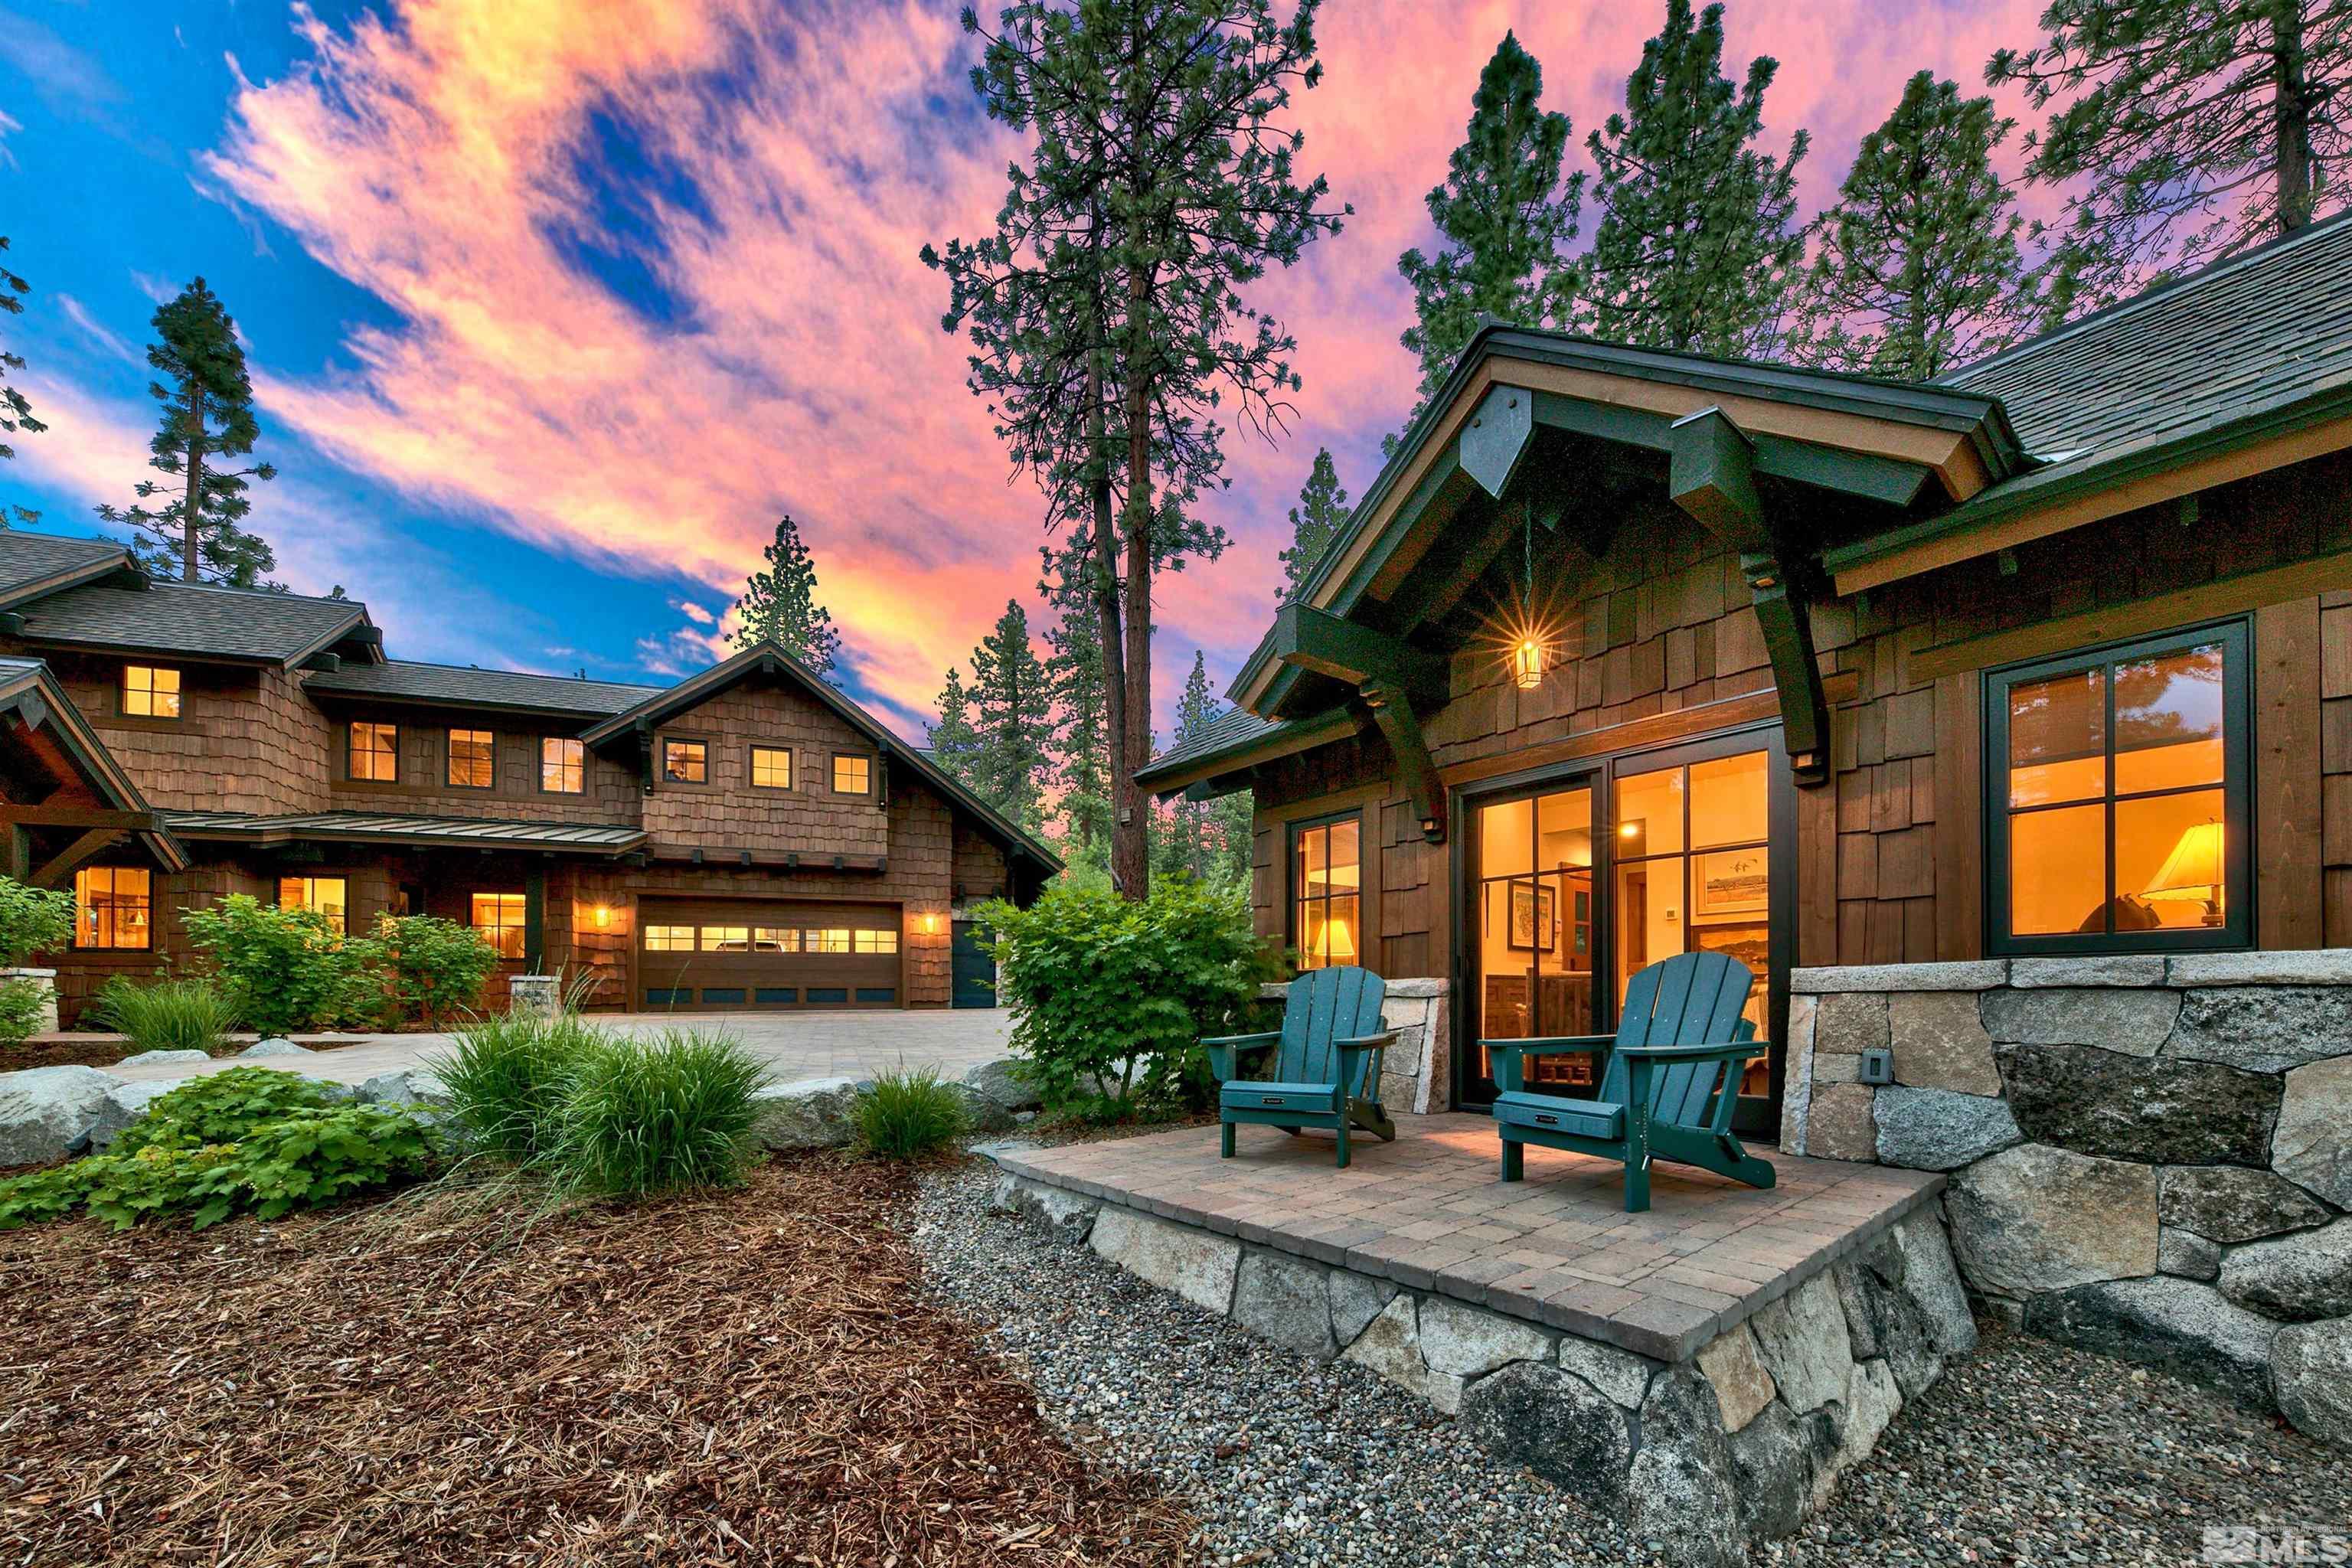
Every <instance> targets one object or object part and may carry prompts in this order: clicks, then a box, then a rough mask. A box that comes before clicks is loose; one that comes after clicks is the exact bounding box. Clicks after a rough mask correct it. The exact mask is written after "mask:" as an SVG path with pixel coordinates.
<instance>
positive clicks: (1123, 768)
mask: <svg viewBox="0 0 2352 1568" xmlns="http://www.w3.org/2000/svg"><path fill="white" fill-rule="evenodd" d="M1127 310H1128V331H1129V333H1130V334H1131V337H1132V340H1133V341H1132V342H1130V344H1129V350H1128V365H1127V382H1126V392H1127V528H1126V538H1125V540H1124V541H1123V542H1124V544H1125V547H1126V550H1127V669H1126V672H1125V673H1126V683H1125V692H1124V700H1125V705H1126V708H1127V733H1126V734H1125V735H1123V736H1121V737H1120V740H1121V742H1123V743H1124V749H1123V750H1122V751H1121V752H1120V753H1119V760H1118V769H1117V771H1116V775H1115V778H1114V782H1113V783H1112V785H1111V807H1112V815H1111V836H1110V865H1111V872H1112V874H1113V875H1114V876H1115V877H1117V878H1118V889H1119V895H1120V896H1121V897H1122V898H1127V899H1142V898H1145V897H1147V896H1149V894H1150V890H1151V847H1150V837H1149V834H1148V826H1147V820H1146V819H1147V817H1148V816H1149V813H1148V811H1147V809H1146V807H1145V805H1144V803H1143V792H1142V791H1141V790H1139V789H1138V788H1137V787H1136V784H1135V775H1136V774H1137V773H1140V772H1141V771H1142V770H1143V767H1144V764H1145V763H1149V762H1150V760H1151V558H1152V550H1151V376H1150V359H1151V347H1150V336H1149V334H1150V330H1151V328H1150V318H1151V277H1150V272H1149V271H1148V270H1147V269H1146V268H1144V267H1143V266H1142V265H1141V264H1140V263H1135V262H1130V263H1129V265H1128V268H1127Z"/></svg>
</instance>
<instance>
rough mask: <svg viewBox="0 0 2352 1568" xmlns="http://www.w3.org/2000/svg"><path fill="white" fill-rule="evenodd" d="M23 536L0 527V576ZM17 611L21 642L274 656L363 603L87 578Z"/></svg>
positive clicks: (345, 624)
mask: <svg viewBox="0 0 2352 1568" xmlns="http://www.w3.org/2000/svg"><path fill="white" fill-rule="evenodd" d="M30 537H32V536H31V535H21V534H6V533H0V576H5V575H8V574H11V573H12V571H13V568H12V566H11V565H10V561H11V556H10V542H11V541H15V540H22V539H26V538H30ZM22 614H23V615H24V617H25V629H24V632H23V634H22V635H23V637H25V639H26V641H27V642H33V643H73V644H80V645H83V646H86V647H127V648H150V649H153V650H154V651H156V652H159V653H179V654H190V655H199V656H201V655H207V654H208V655H211V656H212V657H214V658H249V659H268V660H270V661H273V662H276V663H281V664H282V663H287V662H289V661H291V660H293V659H295V658H299V657H301V656H302V655H304V654H307V653H310V652H311V651H312V650H314V649H317V648H319V647H324V646H325V645H326V644H328V643H330V642H331V641H333V640H334V639H335V638H336V637H338V636H340V635H341V634H342V633H343V632H346V631H349V630H351V629H352V628H353V627H355V626H363V625H365V624H367V606H366V605H362V604H361V603H360V602H359V601H358V600H356V599H313V598H308V597H306V596H304V595H300V594H272V593H266V592H263V591H262V590H260V589H255V588H216V587H214V586H212V585H210V584H198V583H169V582H163V581H155V582H151V583H149V584H147V585H146V586H145V587H144V588H127V587H116V586H113V585H110V584H105V583H88V584H82V585H81V586H79V587H74V588H68V589H66V590H65V591H64V592H63V593H59V594H52V595H46V596H44V597H42V598H39V599H36V600H34V601H32V602H31V603H30V604H27V605H25V606H24V608H23V611H22Z"/></svg>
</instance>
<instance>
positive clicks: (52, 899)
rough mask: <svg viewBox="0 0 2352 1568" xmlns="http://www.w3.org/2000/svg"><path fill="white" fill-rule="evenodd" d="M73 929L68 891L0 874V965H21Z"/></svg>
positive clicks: (55, 945)
mask: <svg viewBox="0 0 2352 1568" xmlns="http://www.w3.org/2000/svg"><path fill="white" fill-rule="evenodd" d="M73 929H74V901H73V895H72V894H71V893H68V892H67V891H65V890H64V889H60V888H30V887H26V885H25V884H24V883H22V882H20V881H18V880H16V878H14V877H0V968H5V969H17V968H21V967H23V966H24V964H25V963H27V962H28V961H29V960H31V959H32V958H33V957H34V956H35V955H36V954H38V953H43V952H48V951H50V950H51V949H52V948H59V947H63V946H65V944H66V943H67V942H71V941H72V940H73Z"/></svg>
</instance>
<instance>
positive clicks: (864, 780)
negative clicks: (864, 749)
mask: <svg viewBox="0 0 2352 1568" xmlns="http://www.w3.org/2000/svg"><path fill="white" fill-rule="evenodd" d="M873 788H874V760H873V759H872V758H871V757H857V756H851V755H850V754H848V753H847V752H835V753H834V755H833V793H834V794H835V795H866V794H869V793H871V791H872V790H873Z"/></svg>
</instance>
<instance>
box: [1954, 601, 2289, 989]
mask: <svg viewBox="0 0 2352 1568" xmlns="http://www.w3.org/2000/svg"><path fill="white" fill-rule="evenodd" d="M2246 682H2247V645H2246V626H2245V623H2244V622H2243V621H2231V622H2225V623H2223V624H2221V625H2220V626H2205V627H2200V628H2197V629H2195V630H2190V631H2184V632H2173V633H2168V634H2166V635H2165V636H2162V637H2143V638H2140V639H2138V640H2137V641H2134V642H2129V643H2123V644H2118V645H2116V646H2114V647H2106V648H2099V649H2091V650H2086V651H2084V652H2081V653H2074V654H2068V655H2065V656H2063V657H2061V658H2049V659H2041V660H2037V661H2036V662H2034V663H2032V664H2025V665H2019V666H2015V667H2012V668H2007V669H1999V670H1993V671H1990V672H1989V673H1988V674H1987V675H1986V677H1985V724H1986V737H1985V759H1986V769H1985V773H1986V781H1985V786H1986V794H1985V799H1986V805H1987V810H1986V813H1985V816H1986V818H1987V822H1986V830H1987V838H1988V840H1989V843H1988V846H1987V847H1988V851H1989V853H1988V855H1987V867H1988V886H1987V889H1986V899H1985V908H1986V923H1987V927H1988V931H1987V935H1988V938H1989V943H1990V951H1992V952H1995V953H2030V952H2145V951H2160V950H2163V949H2168V948H2180V947H2243V946H2247V945H2249V944H2250V943H2251V942H2252V940H2253V896H2252V895H2253V864H2252V856H2251V854H2250V853H2249V850H2250V848H2251V845H2250V842H2249V839H2250V835H2249V832H2248V829H2249V826H2250V821H2251V819H2250V815H2249V812H2248V802H2249V801H2250V800H2251V799H2252V778H2251V774H2252V763H2251V760H2250V759H2251V754H2252V753H2251V749H2250V747H2249V745H2248V739H2249V733H2248V731H2249V724H2248V705H2247V694H2246Z"/></svg>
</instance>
